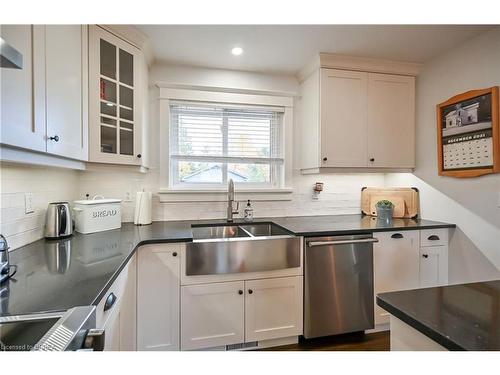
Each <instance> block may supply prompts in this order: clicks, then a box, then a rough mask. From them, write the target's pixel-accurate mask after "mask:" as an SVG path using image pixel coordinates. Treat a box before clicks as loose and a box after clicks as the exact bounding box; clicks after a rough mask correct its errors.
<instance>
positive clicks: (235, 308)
mask: <svg viewBox="0 0 500 375" xmlns="http://www.w3.org/2000/svg"><path fill="white" fill-rule="evenodd" d="M181 289H182V291H181V348H182V350H192V349H202V348H210V347H215V346H221V345H230V344H236V343H240V342H243V341H244V334H245V321H244V312H245V293H244V289H245V282H244V281H233V282H226V283H213V284H202V285H189V286H183V287H182V288H181Z"/></svg>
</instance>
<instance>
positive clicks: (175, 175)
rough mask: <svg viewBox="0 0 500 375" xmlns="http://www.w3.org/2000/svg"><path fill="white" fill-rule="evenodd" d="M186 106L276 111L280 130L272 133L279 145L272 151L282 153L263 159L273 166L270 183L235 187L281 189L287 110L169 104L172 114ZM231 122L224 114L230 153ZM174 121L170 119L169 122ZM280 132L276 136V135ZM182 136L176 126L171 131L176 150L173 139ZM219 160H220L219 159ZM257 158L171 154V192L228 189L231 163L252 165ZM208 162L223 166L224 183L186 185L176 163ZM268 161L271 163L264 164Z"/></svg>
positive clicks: (271, 107)
mask: <svg viewBox="0 0 500 375" xmlns="http://www.w3.org/2000/svg"><path fill="white" fill-rule="evenodd" d="M176 104H178V105H182V104H188V105H189V104H191V105H193V106H196V105H197V104H199V106H200V107H207V108H211V109H212V108H218V107H219V108H221V109H222V110H223V111H224V110H228V109H231V108H234V109H241V110H245V109H248V110H259V109H262V110H263V111H272V112H275V113H279V116H280V118H279V124H278V126H279V129H277V130H273V129H271V131H270V134H269V136H270V142H272V143H275V144H274V146H272V147H271V148H272V149H273V148H274V149H277V150H279V155H270V156H269V157H268V158H262V160H261V161H262V163H260V164H264V165H269V182H253V183H252V182H239V181H234V184H235V186H237V187H238V186H241V187H242V188H245V189H263V188H268V189H269V188H271V189H272V188H280V187H281V184H282V181H283V178H282V174H283V168H284V157H283V147H282V146H283V144H282V139H283V136H282V133H283V116H284V113H285V110H284V108H283V107H276V106H262V105H260V106H255V105H234V104H227V103H210V102H203V103H200V102H194V101H174V100H171V101H169V111H170V109H171V106H172V105H176ZM170 116H172V113H170ZM229 119H230V116H225V115H222V121H223V126H222V142H223V143H222V147H223V150H224V151H223V153H227V147H228V145H229V143H228V142H229V141H228V138H229V124H228V120H229ZM170 120H171V118H170V119H169V121H170ZM275 131H276V133H275ZM276 135H277V136H278V137H279V138H278V139H274V140H273V137H276ZM176 136H178V134H174V131H173V127H170V128H169V143H170V147H172V140H173V137H176ZM217 159H219V160H217ZM231 159H232V160H231ZM256 159H259V158H256V157H254V158H252V157H244V156H234V157H231V156H224V155H220V156H200V155H192V156H191V155H180V154H177V155H172V153H170V155H169V160H170V162H169V181H170V182H171V183H170V188H171V189H176V190H177V189H178V190H182V189H221V188H225V187H226V186H227V183H228V179H229V176H228V172H229V171H228V164H231V163H241V164H252V161H255V160H256ZM196 160H199V161H206V162H208V163H213V164H221V166H222V181H221V182H214V183H210V182H182V181H181V180H180V178H179V168H178V163H176V161H178V162H180V161H196ZM264 161H267V162H264ZM254 164H259V162H258V161H255V162H254Z"/></svg>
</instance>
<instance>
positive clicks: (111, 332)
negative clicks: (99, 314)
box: [103, 312, 120, 352]
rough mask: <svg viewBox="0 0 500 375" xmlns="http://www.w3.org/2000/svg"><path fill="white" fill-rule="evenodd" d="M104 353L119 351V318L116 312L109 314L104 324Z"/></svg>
mask: <svg viewBox="0 0 500 375" xmlns="http://www.w3.org/2000/svg"><path fill="white" fill-rule="evenodd" d="M103 329H104V351H105V352H109V351H113V352H117V351H119V350H120V317H119V314H117V313H116V312H115V313H114V314H111V316H110V317H109V319H108V320H107V321H106V324H104V327H103Z"/></svg>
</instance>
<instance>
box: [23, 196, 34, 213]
mask: <svg viewBox="0 0 500 375" xmlns="http://www.w3.org/2000/svg"><path fill="white" fill-rule="evenodd" d="M32 212H35V208H34V205H33V193H24V213H26V214H31V213H32Z"/></svg>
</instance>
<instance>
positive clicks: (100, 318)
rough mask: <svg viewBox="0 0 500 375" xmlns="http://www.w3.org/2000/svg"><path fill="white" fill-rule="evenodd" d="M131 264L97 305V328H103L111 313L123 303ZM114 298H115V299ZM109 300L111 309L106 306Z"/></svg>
mask: <svg viewBox="0 0 500 375" xmlns="http://www.w3.org/2000/svg"><path fill="white" fill-rule="evenodd" d="M131 263H132V262H131V261H129V263H128V264H127V265H126V266H125V268H124V269H123V270H122V271H121V272H120V274H119V275H118V277H117V278H116V280H115V281H114V282H113V285H111V287H110V288H109V289H108V291H107V292H106V294H105V295H104V297H102V299H101V301H99V303H98V304H97V311H96V323H97V328H102V327H103V326H104V325H105V324H106V321H107V320H108V319H109V317H110V316H111V313H112V312H113V311H114V310H116V309H118V308H119V306H120V304H121V302H122V301H121V300H122V297H123V293H124V292H125V285H126V284H127V278H128V272H129V267H130V264H131ZM112 296H114V298H113V297H112ZM108 299H109V301H110V305H111V307H109V308H108V307H107V306H106V301H107V300H108ZM113 299H114V302H113ZM105 309H106V310H105Z"/></svg>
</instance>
